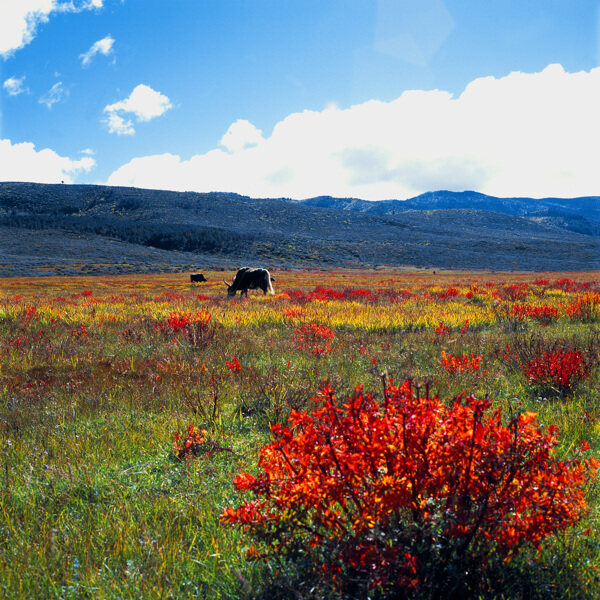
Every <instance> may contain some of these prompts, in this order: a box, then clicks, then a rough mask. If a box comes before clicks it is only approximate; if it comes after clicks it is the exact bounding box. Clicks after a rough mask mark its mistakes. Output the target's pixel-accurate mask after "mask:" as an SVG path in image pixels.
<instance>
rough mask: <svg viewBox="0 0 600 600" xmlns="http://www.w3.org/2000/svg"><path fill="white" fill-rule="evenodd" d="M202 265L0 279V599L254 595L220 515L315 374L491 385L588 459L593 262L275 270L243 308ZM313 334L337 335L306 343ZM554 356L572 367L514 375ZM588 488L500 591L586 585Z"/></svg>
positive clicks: (557, 592) (594, 400)
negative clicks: (574, 361) (192, 274)
mask: <svg viewBox="0 0 600 600" xmlns="http://www.w3.org/2000/svg"><path fill="white" fill-rule="evenodd" d="M206 275H207V277H208V279H209V281H208V282H207V283H204V284H199V285H198V284H194V285H191V284H189V282H188V280H187V275H184V274H163V275H148V276H135V277H132V276H124V275H123V276H105V277H73V278H66V277H65V278H58V277H48V278H35V279H25V278H5V279H0V431H1V432H2V436H1V438H0V440H1V446H2V447H1V452H2V459H1V460H0V597H3V598H7V599H12V598H47V599H58V598H115V599H116V598H122V599H124V598H174V599H179V598H239V597H245V596H250V597H251V596H253V595H259V594H260V593H267V592H266V591H265V587H264V571H262V570H261V569H262V567H261V565H260V564H257V563H251V562H248V561H247V560H246V558H245V557H246V552H247V550H248V548H249V547H250V546H251V544H252V540H251V539H249V538H248V537H247V536H246V535H244V533H243V532H242V531H241V530H240V529H239V528H235V527H228V526H225V525H223V524H221V523H220V522H219V515H220V514H221V512H222V511H223V510H224V509H225V508H226V507H228V506H231V505H232V504H236V503H237V502H239V494H238V493H237V492H236V490H235V489H234V486H233V485H232V478H233V477H234V476H235V475H236V474H238V473H240V472H242V471H253V470H255V465H256V459H257V455H258V450H259V448H260V447H261V446H262V445H263V444H265V443H266V442H267V441H268V440H269V439H270V424H272V423H275V422H280V421H284V420H285V419H286V418H287V416H288V415H289V412H290V410H291V409H292V408H297V409H304V408H310V407H311V402H312V400H311V398H312V397H314V395H315V393H316V392H317V391H318V389H319V387H320V386H321V385H322V383H323V382H327V383H328V384H329V385H331V386H332V387H334V388H335V389H336V390H337V392H338V395H340V396H343V395H344V393H346V392H348V393H349V392H351V390H352V389H353V388H354V386H356V385H359V384H363V385H364V386H365V388H367V389H372V390H374V391H377V390H378V389H379V387H380V375H381V373H386V374H387V376H388V377H393V378H394V379H395V380H396V381H401V380H403V379H406V378H410V379H412V380H414V381H415V382H416V383H417V384H418V385H422V386H424V385H425V384H426V383H429V384H430V386H431V388H432V390H433V391H434V392H436V393H437V394H439V396H440V397H442V398H444V399H448V400H450V399H451V398H452V397H453V396H455V395H457V394H459V393H460V392H462V391H463V390H465V391H467V392H468V393H474V394H476V395H478V396H481V397H483V396H485V395H488V396H489V397H491V398H493V399H494V401H495V402H496V403H497V404H498V405H505V406H510V407H513V408H514V409H517V410H523V411H525V410H533V411H535V412H537V413H538V414H539V416H538V418H539V420H540V422H542V423H544V424H546V425H551V424H554V425H556V426H558V428H559V429H560V442H559V445H558V447H557V454H558V456H559V457H561V458H564V459H565V460H567V459H568V458H569V457H570V456H572V455H573V453H574V452H575V448H576V446H577V445H578V443H579V442H580V441H582V440H583V441H587V442H588V443H589V445H590V446H591V450H590V451H589V454H590V455H591V456H595V457H597V458H600V438H599V435H600V406H599V404H598V391H599V389H600V369H599V368H598V357H599V352H600V329H599V327H598V324H599V322H600V281H599V280H600V276H599V274H598V273H597V272H581V273H569V274H560V273H546V274H539V273H537V274H526V273H522V274H515V273H510V274H507V273H497V274H492V273H483V272H479V273H476V272H457V271H449V272H438V273H437V274H432V273H431V271H429V272H427V271H410V270H376V271H375V270H374V271H350V270H348V271H336V272H318V271H297V272H282V273H276V274H275V277H276V281H275V282H274V286H275V289H276V294H275V295H274V296H263V295H262V293H261V294H256V293H253V292H250V297H249V298H248V299H244V300H241V299H240V298H239V297H238V298H236V299H233V300H232V299H228V298H227V297H226V293H225V287H224V285H223V283H222V282H221V279H222V278H223V276H224V275H227V274H224V273H217V272H208V273H206ZM225 278H227V277H225ZM310 324H318V325H320V326H324V327H327V328H328V329H330V330H331V331H332V332H333V334H334V335H333V337H332V338H331V339H329V338H327V339H325V338H323V339H322V338H320V337H319V336H318V334H314V335H313V337H312V338H311V337H310V335H309V334H306V335H304V337H302V336H303V334H302V332H303V331H305V332H306V331H309V330H308V329H307V326H308V325H310ZM303 327H304V329H303ZM307 336H308V337H307ZM556 349H565V350H566V351H572V352H579V353H580V355H581V357H582V359H583V360H584V362H585V366H586V369H587V371H586V372H585V374H580V376H579V377H574V378H573V380H570V381H569V382H567V383H568V384H567V385H558V384H555V383H552V382H545V383H544V382H539V383H538V384H536V383H535V382H534V381H532V378H531V377H529V378H528V377H527V376H526V375H525V374H524V371H523V368H522V367H521V364H527V362H528V361H530V360H531V359H532V358H533V357H534V356H536V355H538V356H539V355H540V354H543V353H544V352H546V353H548V352H551V351H554V350H556ZM444 353H445V354H444ZM465 355H466V356H467V357H477V358H478V361H476V365H475V363H473V362H470V363H469V362H466V363H464V365H466V366H465V367H464V368H462V367H460V366H458V365H459V362H460V360H461V359H462V358H464V357H465ZM444 356H445V357H446V360H445V361H444ZM449 357H455V358H456V359H457V360H456V361H455V362H454V363H452V361H451V360H450V359H449ZM461 364H463V363H461ZM238 365H239V367H238ZM452 365H454V367H453V366H452ZM581 373H583V371H582V372H581ZM189 424H193V425H196V426H197V427H198V428H200V429H202V430H206V434H205V436H206V440H207V441H206V444H205V445H204V446H203V451H202V452H201V453H200V455H199V456H195V457H191V458H187V459H184V460H180V459H178V458H177V457H176V456H175V454H174V451H173V437H172V436H173V434H174V433H175V432H182V431H185V429H186V427H187V426H188V425H189ZM586 494H587V498H588V504H589V511H588V513H587V514H586V515H585V516H584V517H583V518H582V520H581V522H580V523H578V524H577V525H576V527H574V528H572V529H570V530H569V531H567V532H566V533H565V532H562V533H560V534H557V535H555V536H551V537H550V538H548V539H547V540H546V541H545V543H544V544H543V546H542V550H541V552H540V553H538V552H537V551H534V550H529V549H525V550H524V555H525V556H526V559H525V562H523V563H522V564H526V565H529V566H530V567H531V568H529V569H528V570H527V573H528V574H529V575H527V576H528V577H533V579H531V581H530V582H529V584H527V582H526V581H525V579H524V577H525V576H524V575H523V574H521V575H520V576H519V577H520V578H519V577H517V576H515V577H513V578H512V579H511V578H510V577H507V582H508V583H506V591H505V592H504V596H502V595H498V597H506V598H511V597H514V598H517V597H525V596H529V598H533V597H540V598H542V597H557V598H579V597H586V598H599V597H600V592H598V591H597V589H598V588H599V587H600V586H599V585H598V584H600V579H599V578H598V575H597V570H596V569H597V568H598V567H599V566H600V528H599V527H598V524H599V518H600V487H599V485H598V483H597V482H596V481H590V482H589V485H588V486H587V489H586ZM582 532H586V534H585V535H583V534H582ZM508 568H509V567H508V566H507V569H508ZM531 573H537V574H538V575H537V576H535V577H537V579H536V578H535V577H534V576H532V575H531ZM540 582H542V583H543V586H546V587H543V586H542V583H540ZM511 586H513V587H511ZM540 586H542V587H540ZM281 593H283V592H281ZM536 594H537V596H536ZM289 597H294V595H293V593H292V591H290V592H289Z"/></svg>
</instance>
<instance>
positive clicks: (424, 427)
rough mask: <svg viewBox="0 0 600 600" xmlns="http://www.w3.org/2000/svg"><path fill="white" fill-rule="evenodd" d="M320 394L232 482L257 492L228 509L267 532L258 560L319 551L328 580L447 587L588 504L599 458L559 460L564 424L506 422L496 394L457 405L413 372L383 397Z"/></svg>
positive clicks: (565, 522)
mask: <svg viewBox="0 0 600 600" xmlns="http://www.w3.org/2000/svg"><path fill="white" fill-rule="evenodd" d="M314 400H315V402H316V403H317V409H316V410H315V411H314V412H313V413H312V414H310V413H307V412H298V411H293V412H292V415H291V418H290V420H289V423H288V425H287V426H281V425H280V424H277V425H275V426H273V427H272V432H273V437H274V440H273V441H272V442H271V443H270V444H268V445H267V446H265V447H263V448H262V450H261V453H260V459H259V468H260V473H259V474H258V476H257V477H254V476H253V475H249V474H246V473H244V474H242V475H239V476H238V477H237V478H236V479H235V485H236V487H237V488H238V490H241V491H244V492H251V493H252V494H253V496H254V498H253V499H247V500H245V501H244V502H243V503H242V504H241V505H240V506H239V507H237V508H234V507H230V508H227V509H225V510H224V511H223V513H222V515H221V520H222V521H223V522H225V523H230V524H241V525H243V527H244V530H245V531H250V532H252V533H253V534H255V535H256V536H257V538H258V539H259V540H260V541H261V542H262V543H263V548H264V550H265V553H264V554H262V555H260V554H258V553H257V551H256V549H254V551H253V553H252V554H253V556H254V557H257V555H258V556H262V557H264V558H268V557H270V556H276V557H277V558H278V559H279V560H281V559H285V558H287V559H288V560H293V559H294V557H297V556H299V555H300V556H303V557H305V558H308V559H309V560H312V561H313V562H314V564H315V565H317V567H315V569H314V570H313V572H312V575H313V577H317V578H320V579H319V581H320V585H322V586H326V585H330V586H332V585H333V586H335V585H337V586H338V588H343V587H344V585H346V584H347V582H349V581H351V582H352V585H354V586H356V585H357V582H361V584H362V585H363V586H364V588H369V587H371V588H372V587H375V586H377V587H380V588H382V590H384V591H385V590H386V589H387V590H388V591H396V592H397V593H398V592H401V591H402V590H404V591H409V590H411V589H416V588H421V591H423V588H424V587H426V586H438V590H440V589H441V590H442V591H443V586H444V585H445V584H447V583H448V581H449V578H450V577H451V576H450V572H451V569H457V568H458V569H463V571H462V572H461V573H462V574H463V575H464V574H466V573H470V575H469V576H473V573H475V572H476V571H478V570H479V572H481V573H484V572H485V570H486V566H487V565H489V564H490V561H493V560H495V558H494V557H496V556H498V557H499V559H498V560H506V561H507V560H509V559H511V558H512V557H513V556H514V555H515V553H516V551H517V550H518V549H519V548H520V547H522V546H523V545H527V544H533V545H535V546H538V545H539V544H540V542H541V541H542V540H543V539H544V538H545V537H547V536H548V535H551V534H553V533H554V532H556V531H558V530H560V529H564V528H567V527H569V526H570V525H572V524H573V523H575V522H576V521H577V520H578V519H579V517H580V515H581V514H582V512H583V511H584V509H585V507H586V502H585V499H584V492H583V488H584V484H585V482H586V481H587V479H588V477H589V476H590V475H595V473H596V471H597V468H598V463H597V461H595V460H594V459H589V460H582V459H579V458H578V459H574V460H569V461H559V460H557V459H556V458H555V457H554V454H553V452H554V451H553V448H554V447H555V446H556V445H557V431H556V430H555V429H554V428H553V427H550V428H542V426H540V425H538V424H537V422H536V415H535V413H529V412H528V413H524V414H520V415H517V416H514V415H512V416H511V417H510V419H509V420H508V423H507V424H506V425H505V424H503V422H502V410H501V409H497V410H495V411H492V410H491V401H488V400H477V399H475V398H474V397H472V396H471V397H468V398H464V397H459V398H458V399H455V401H454V403H453V404H452V405H451V406H448V405H447V404H445V403H444V402H442V401H441V400H440V399H438V398H437V397H434V398H429V397H426V398H422V397H418V395H415V394H414V393H413V390H412V389H411V384H410V382H408V381H407V382H405V383H404V384H402V385H401V386H400V387H395V386H393V385H388V386H386V387H385V390H384V396H383V400H382V401H381V402H378V401H377V400H376V399H375V397H374V396H373V395H372V394H369V393H365V392H364V391H363V389H362V387H357V388H356V390H355V392H354V394H353V396H351V397H348V398H346V400H345V401H343V402H338V401H336V399H335V395H334V391H333V390H332V389H331V388H328V387H325V388H323V389H322V390H321V392H320V393H319V395H318V397H317V398H315V399H314ZM448 565H450V566H448ZM332 582H333V583H332ZM336 582H337V583H336ZM313 583H314V582H313ZM473 585H474V586H475V587H476V586H477V582H476V581H475V582H474V583H473ZM338 591H340V590H339V589H338ZM342 591H343V590H342ZM354 591H355V592H356V587H355V588H354ZM446 591H447V590H446ZM403 597H404V596H403ZM428 597H429V596H428ZM440 597H442V596H441V594H440ZM444 597H445V596H444Z"/></svg>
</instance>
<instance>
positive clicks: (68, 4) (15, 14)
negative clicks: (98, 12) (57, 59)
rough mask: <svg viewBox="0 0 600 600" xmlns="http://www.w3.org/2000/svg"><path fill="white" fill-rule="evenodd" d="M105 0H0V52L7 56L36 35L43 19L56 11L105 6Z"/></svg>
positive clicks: (1, 54)
mask: <svg viewBox="0 0 600 600" xmlns="http://www.w3.org/2000/svg"><path fill="white" fill-rule="evenodd" d="M102 5H103V0H2V1H1V2H0V56H2V57H4V58H6V57H8V56H10V55H11V54H12V53H13V52H15V51H16V50H19V49H20V48H23V47H24V46H26V45H27V44H29V42H31V40H32V39H33V38H34V37H35V34H36V30H37V28H38V25H39V24H40V23H46V22H47V21H48V19H49V17H50V15H52V13H58V12H81V11H82V10H89V9H99V8H102Z"/></svg>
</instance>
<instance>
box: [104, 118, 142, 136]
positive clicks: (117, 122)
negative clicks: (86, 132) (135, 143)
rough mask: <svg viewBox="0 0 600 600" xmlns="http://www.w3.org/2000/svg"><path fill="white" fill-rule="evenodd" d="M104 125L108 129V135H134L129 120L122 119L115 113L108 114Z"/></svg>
mask: <svg viewBox="0 0 600 600" xmlns="http://www.w3.org/2000/svg"><path fill="white" fill-rule="evenodd" d="M104 123H105V124H106V126H107V127H108V133H116V134H117V135H133V134H134V133H135V129H134V128H133V123H132V122H131V120H130V119H124V118H123V117H121V116H120V115H117V114H115V113H109V114H108V115H107V117H106V118H105V119H104Z"/></svg>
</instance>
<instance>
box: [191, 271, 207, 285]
mask: <svg viewBox="0 0 600 600" xmlns="http://www.w3.org/2000/svg"><path fill="white" fill-rule="evenodd" d="M203 281H206V277H204V274H202V273H192V274H191V275H190V283H202V282H203Z"/></svg>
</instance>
